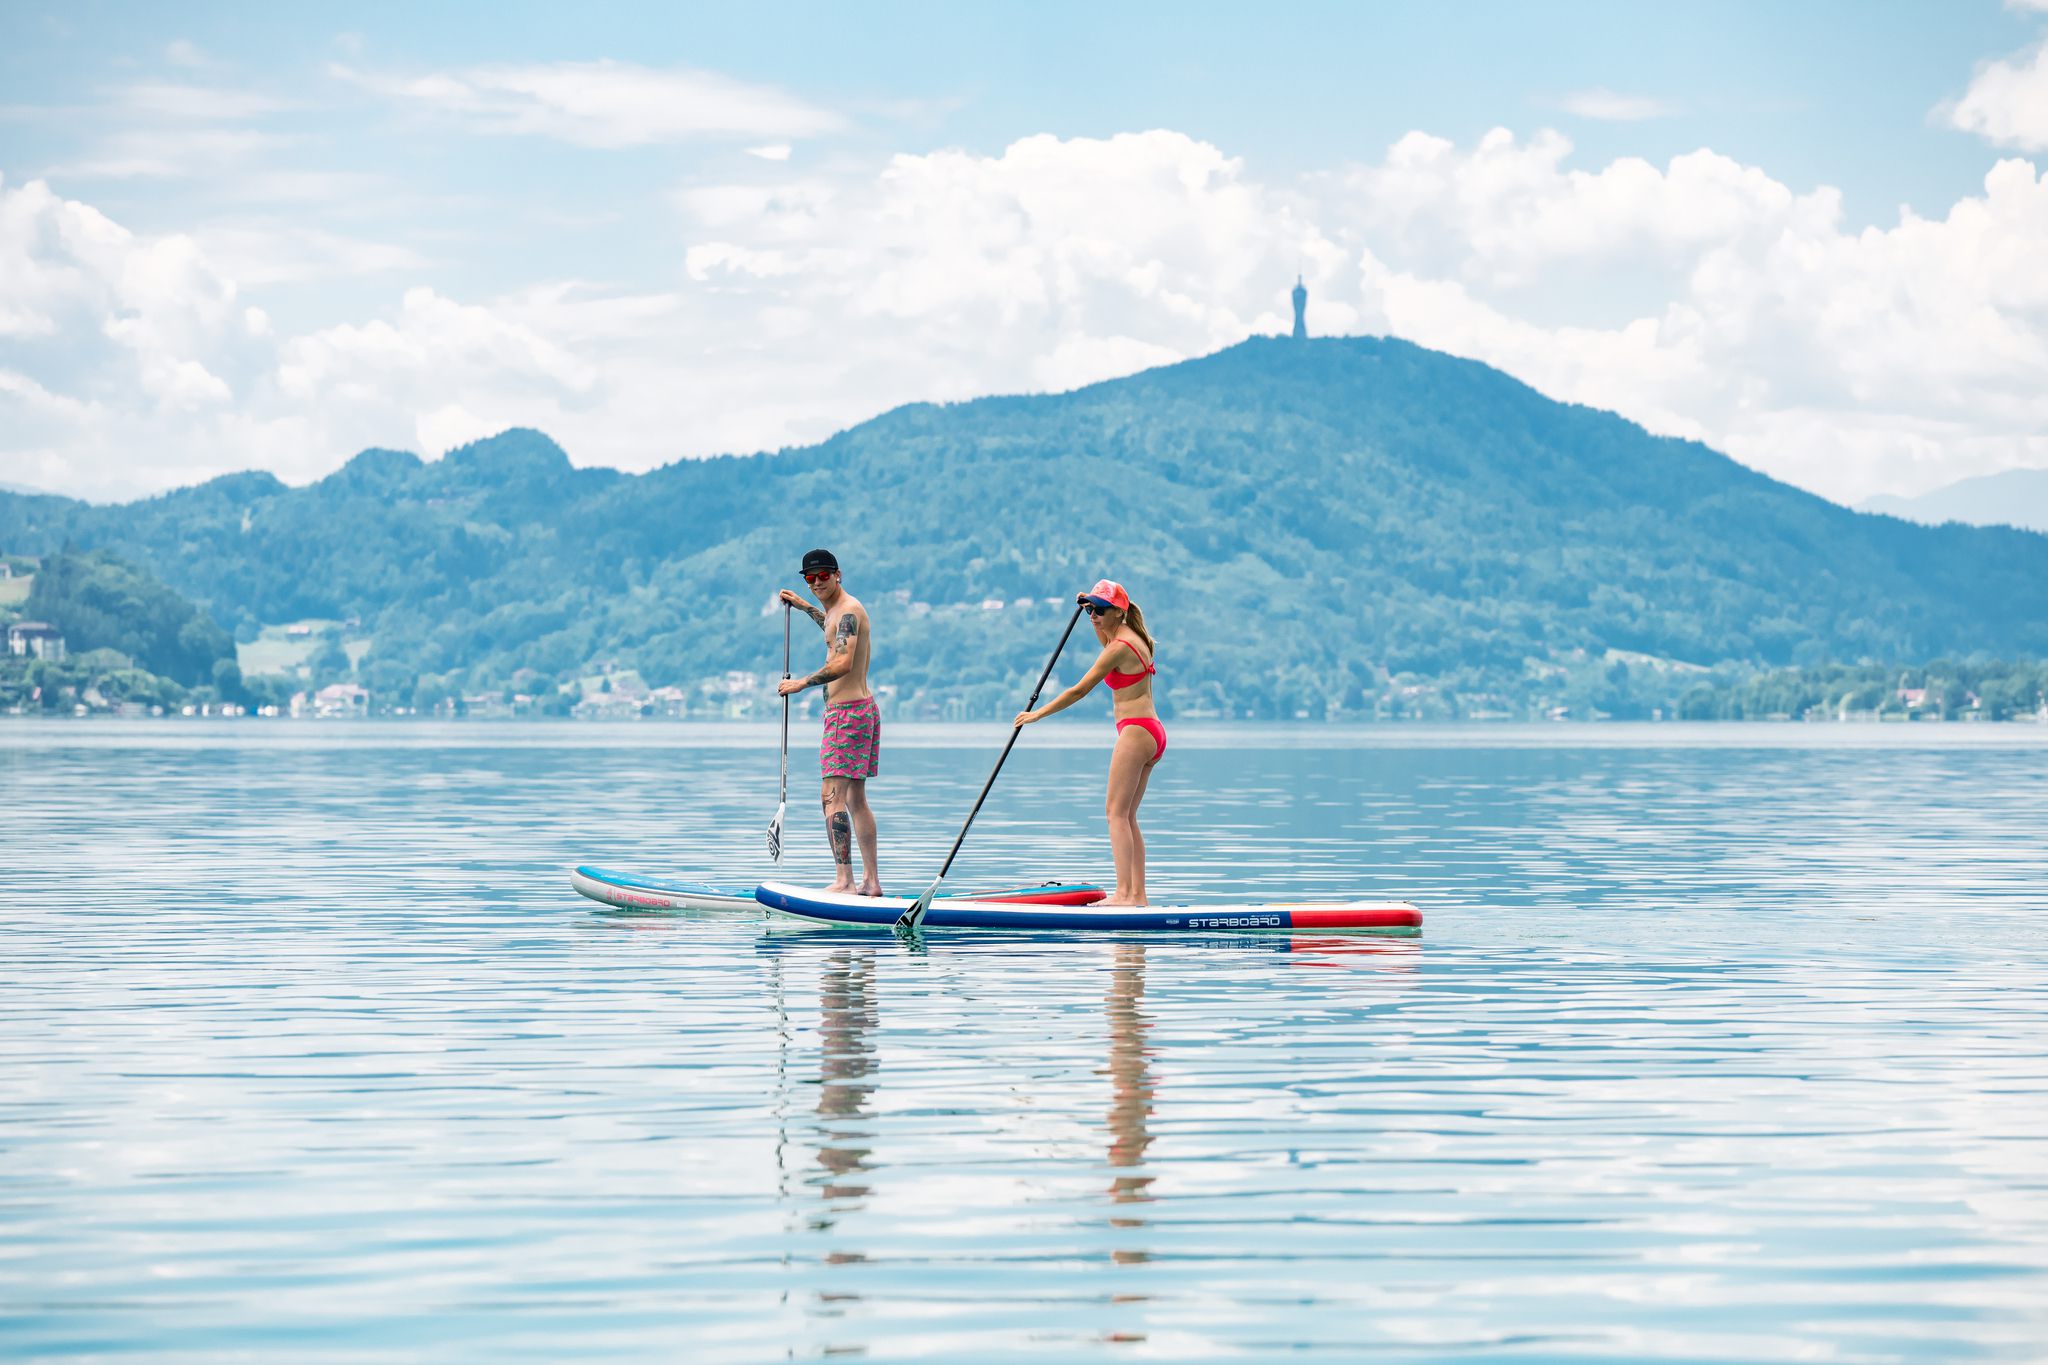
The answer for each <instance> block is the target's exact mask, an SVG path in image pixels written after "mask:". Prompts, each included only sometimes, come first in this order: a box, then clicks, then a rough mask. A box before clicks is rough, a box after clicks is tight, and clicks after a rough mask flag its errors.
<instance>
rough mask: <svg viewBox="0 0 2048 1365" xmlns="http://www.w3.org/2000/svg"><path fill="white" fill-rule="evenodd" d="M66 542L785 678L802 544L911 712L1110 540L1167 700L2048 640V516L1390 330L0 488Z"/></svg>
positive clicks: (990, 697) (539, 643)
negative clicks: (620, 452) (1528, 382)
mask: <svg viewBox="0 0 2048 1365" xmlns="http://www.w3.org/2000/svg"><path fill="white" fill-rule="evenodd" d="M67 543H71V544H76V545H78V546H81V547H84V546H94V547H102V548H107V549H111V550H114V551H116V552H118V553H120V554H122V555H124V556H126V557H128V558H130V559H132V560H135V561H137V562H140V563H143V564H146V565H148V566H150V567H151V568H152V569H153V570H154V571H155V572H156V573H158V574H159V575H160V576H161V577H162V578H163V579H164V580H165V581H166V582H168V583H170V584H172V585H173V586H175V587H177V588H178V589H180V590H181V591H183V592H185V593H186V594H187V595H189V596H192V597H194V598H195V599H197V600H199V601H201V602H203V603H204V604H206V605H207V606H208V607H210V608H211V610H212V611H213V612H214V613H215V615H216V616H218V618H219V619H220V620H221V621H222V622H223V623H224V624H226V625H228V626H229V627H230V628H231V629H233V630H234V631H235V633H236V635H237V637H238V638H241V639H244V640H247V639H250V638H252V637H253V635H254V633H255V631H256V629H257V628H258V627H259V626H260V625H263V624H271V625H275V624H276V623H279V622H284V621H291V620H295V619H301V618H324V619H330V620H337V621H339V620H343V619H346V618H350V617H354V618H358V619H359V620H360V621H361V623H362V624H361V626H360V629H361V631H362V632H363V633H365V634H367V635H368V636H369V638H370V645H369V649H368V653H367V655H366V657H364V658H363V659H362V660H361V662H360V664H359V665H358V668H357V672H358V676H359V677H361V678H362V679H363V680H364V681H365V682H366V683H367V684H368V685H369V686H370V687H371V688H372V689H373V691H376V692H378V693H379V694H380V695H383V696H392V695H394V694H396V695H399V696H403V695H406V694H407V693H409V692H410V693H412V694H414V695H420V694H433V693H434V692H435V690H436V689H441V690H446V689H451V688H484V687H491V688H497V687H502V686H508V685H512V684H514V683H515V682H516V683H517V684H518V685H520V686H522V687H527V688H530V687H531V686H532V685H534V684H535V683H536V682H537V681H553V680H561V679H570V678H574V677H577V676H579V675H586V674H589V673H591V672H594V671H596V668H597V665H599V664H602V663H610V664H613V665H616V666H618V667H621V668H623V667H632V668H635V669H637V670H638V671H639V672H640V673H641V674H642V675H643V676H644V677H645V678H646V679H648V680H649V681H650V682H653V683H656V684H659V683H664V682H676V683H683V684H691V683H695V682H698V681H700V680H715V679H721V678H722V677H723V676H724V674H725V673H726V671H727V670H750V671H754V672H757V673H761V674H764V675H765V674H772V673H774V672H777V671H779V668H780V649H779V645H780V641H779V639H777V638H776V637H777V636H778V635H779V630H778V629H777V626H778V625H779V622H776V621H775V620H774V619H773V615H774V613H773V610H772V608H770V607H769V606H768V605H767V604H768V603H769V601H770V599H771V597H772V594H773V592H774V590H775V589H776V588H777V587H780V586H783V585H790V586H795V585H796V566H797V563H798V560H799V558H800V556H801V555H802V553H803V551H804V550H806V549H808V548H810V547H811V546H813V545H824V546H827V547H829V548H831V549H833V550H835V551H836V552H837V553H838V555H839V559H840V562H841V563H842V564H843V565H844V566H845V568H846V583H847V586H848V588H849V589H850V590H851V591H852V592H854V593H855V594H856V595H858V596H860V597H861V598H862V599H863V600H864V601H866V602H867V604H868V606H869V609H870V612H871V614H872V615H873V617H874V620H875V624H876V629H877V636H878V654H877V662H876V667H877V676H878V679H879V680H880V681H884V682H888V683H890V684H893V685H894V686H895V687H896V689H897V705H898V708H899V710H898V713H899V714H902V713H908V714H919V713H924V712H926V711H929V709H930V708H931V707H934V706H937V705H938V704H940V703H942V702H944V703H948V704H949V705H950V707H951V708H952V710H951V713H953V714H960V713H962V712H963V710H964V712H965V713H969V714H989V715H992V714H1006V713H1004V712H1003V709H1002V708H1004V707H1005V706H1010V707H1014V705H1015V704H1016V703H1017V702H1018V701H1019V700H1020V699H1021V695H1022V693H1023V691H1024V690H1025V686H1026V683H1027V682H1028V678H1027V675H1028V674H1029V673H1030V672H1031V671H1032V670H1033V669H1034V668H1035V667H1036V666H1037V665H1038V664H1039V663H1040V662H1041V661H1042V660H1043V658H1044V656H1045V654H1046V653H1047V652H1048V651H1049V649H1050V647H1051V645H1052V643H1053V642H1054V641H1055V640H1056V639H1057V638H1058V635H1059V631H1060V629H1061V627H1062V625H1063V624H1064V621H1065V617H1066V614H1067V611H1068V610H1069V609H1070V605H1068V604H1071V602H1072V599H1073V593H1074V592H1075V591H1076V590H1077V589H1078V588H1080V587H1082V586H1085V585H1086V584H1088V583H1090V582H1092V581H1093V580H1095V579H1096V578H1099V577H1102V576H1105V575H1107V576H1110V577H1114V578H1118V579H1121V580H1122V581H1124V582H1125V583H1126V584H1128V585H1129V587H1130V588H1131V590H1132V594H1133V596H1134V597H1136V598H1137V600H1138V601H1139V602H1140V603H1141V604H1142V605H1143V606H1144V607H1145V609H1146V614H1147V617H1148V621H1149V623H1150V624H1151V625H1152V627H1153V631H1154V634H1155V635H1157V636H1158V637H1159V641H1160V648H1159V663H1160V668H1161V670H1162V673H1163V676H1164V681H1163V683H1162V685H1161V696H1162V706H1163V707H1164V708H1167V709H1169V711H1170V712H1171V711H1176V710H1177V711H1180V712H1183V713H1185V712H1197V713H1207V714H1217V713H1224V714H1246V713H1249V714H1256V715H1271V716H1290V715H1298V714H1304V713H1305V714H1312V715H1317V716H1321V715H1324V714H1326V713H1346V714H1359V713H1365V714H1372V713H1380V714H1385V713H1387V712H1388V711H1389V710H1410V711H1413V710H1422V711H1426V712H1427V711H1431V710H1434V711H1436V712H1443V711H1445V710H1449V711H1451V712H1457V713H1462V712H1469V711H1485V710H1506V711H1509V712H1513V713H1520V714H1526V713H1529V712H1531V711H1540V710H1541V709H1543V708H1544V707H1547V706H1548V705H1551V704H1555V703H1556V702H1557V701H1558V700H1559V699H1560V698H1565V699H1567V700H1569V701H1570V702H1571V704H1573V705H1574V706H1598V707H1599V708H1600V709H1602V710H1606V711H1609V712H1614V713H1617V714H1633V713H1638V712H1641V713H1645V714H1647V708H1648V707H1650V706H1652V705H1665V704H1668V703H1669V702H1670V700H1671V699H1672V698H1673V697H1674V696H1675V695H1676V694H1677V693H1678V692H1680V691H1682V690H1683V689H1684V688H1685V687H1686V686H1688V685H1689V684H1690V682H1692V681H1694V680H1696V678H1697V676H1698V670H1700V669H1707V668H1723V669H1734V670H1743V669H1755V668H1760V667H1765V666H1775V665H1785V664H1804V663H1818V662H1821V661H1824V660H1828V659H1834V660H1841V661H1856V660H1874V661H1885V660H1925V659H1929V658H1933V657H1935V656H1938V655H1944V654H1955V655H1971V654H1978V653H1984V652H1991V653H1999V654H2007V655H2018V656H2024V657H2040V656H2042V655H2044V654H2048V536H2041V535H2036V534H2032V533H2028V532H2023V531H2016V530H2006V529H1976V528H1970V527H1961V526H1944V527H1924V526H1917V525H1912V524H1909V523H1906V522H1902V521H1898V520H1895V519H1892V518H1889V517H1879V516H1869V515H1863V514H1859V513H1856V512H1852V511H1850V510H1848V509H1846V508H1842V507H1839V506H1836V505H1835V504H1832V503H1829V502H1826V501H1824V500H1822V499H1820V498H1818V497H1814V496H1812V495H1810V494H1807V493H1804V492H1801V491H1800V490H1798V489H1795V488H1791V487H1788V486H1786V485H1784V484H1780V483H1777V482H1775V481H1773V480H1771V479H1769V478H1767V477H1765V476H1764V475H1762V474H1759V473H1757V472H1755V471H1754V470H1750V469H1747V468H1745V467H1743V466H1741V465H1738V464H1736V463H1735V462H1733V461H1732V460H1729V459H1728V458H1726V457H1725V456H1722V455H1720V454H1717V453H1716V452H1714V451H1712V450H1710V449H1708V448H1707V447H1705V446H1702V445H1699V444H1696V443H1692V442H1686V441H1677V440H1670V439H1665V438H1659V437H1652V436H1650V435H1648V434H1647V433H1645V432H1644V431H1643V430H1642V429H1641V428H1640V427H1637V426H1635V425H1634V424H1632V423H1630V422H1627V421H1625V420H1623V419H1621V418H1619V417H1616V416H1614V415H1613V414H1611V413H1606V412H1600V411H1597V410H1594V409H1589V408H1584V407H1577V406H1573V405H1568V404H1560V403H1557V402H1553V401H1551V400H1550V399H1547V398H1544V397H1543V396H1542V395H1540V394H1538V393H1536V392H1535V391H1534V390H1532V389H1530V388H1528V387H1527V386H1525V385H1523V384H1521V383H1518V382H1517V381H1515V380H1513V379H1511V378H1509V377H1508V376H1506V375H1504V374H1501V373H1500V372H1499V371H1496V370H1493V369H1490V368H1488V367H1487V366H1485V365H1481V364H1478V363H1477V362H1473V361H1467V360H1460V359H1456V358H1453V357H1450V356H1446V355H1442V354H1439V353H1436V352H1432V351H1428V350H1424V349H1422V348H1420V347H1417V346H1414V345H1411V344H1408V343H1406V342H1401V341H1395V340H1389V339H1381V338H1365V337H1359V338H1332V339H1320V340H1313V341H1293V340H1285V339H1279V338H1254V339H1252V340H1250V341H1247V342H1244V343H1242V344H1240V345H1237V346H1233V347H1231V348H1229V349H1227V350H1224V351H1220V352H1217V353H1216V354H1214V355H1210V356H1207V357H1204V358H1202V359H1199V360H1193V361H1189V362H1186V363H1183V364H1178V365H1172V366H1167V367H1164V368H1161V369H1156V370H1149V371H1146V372H1144V373H1142V374H1138V375H1133V376H1131V377H1129V378H1126V379H1119V380H1114V381H1111V382H1108V383H1103V384H1097V385H1094V386H1092V387H1089V388H1086V389H1080V390H1077V391H1075V392H1072V393H1065V394H1056V395H1045V396H1032V397H1003V398H986V399H980V400H976V401H973V402H968V403H960V404H952V405H944V406H936V405H931V404H913V405H911V406H908V407H904V408H899V409H897V410H895V411H893V412H889V413H887V414H884V415H883V416H881V417H878V418H876V419H875V420H873V421H871V422H866V423H863V424H861V425H860V426H857V427H854V428H852V429H850V430H848V431H845V432H842V433H840V434H839V435H837V436H835V437H832V438H831V439H830V440H827V441H825V442H823V443H821V444H819V445H816V446H810V447H805V448H801V449H793V450H786V451H783V452H780V453H778V454H774V455H750V456H738V457H724V458H719V459H710V460H687V461H681V462H678V463H676V464H671V465H668V466H665V467H663V468H661V469H657V470H654V471H652V472H650V473H647V474H644V475H638V476H631V475H625V474H621V473H618V472H615V471H610V470H601V469H576V468H573V467H572V466H571V465H570V462H569V459H568V457H567V455H566V454H565V453H564V452H563V451H562V450H561V449H560V448H559V447H557V446H556V445H555V444H554V442H552V441H550V440H549V439H548V438H547V437H545V436H543V435H541V434H540V433H538V432H532V431H511V432H506V433H504V434H503V435H501V436H498V437H494V438H492V439H490V440H487V441H482V442H479V443H477V444H475V445H473V446H469V447H465V448H464V449H461V450H458V451H454V452H451V453H450V454H449V455H448V456H446V457H445V458H443V459H441V460H439V461H435V462H432V463H425V462H422V461H420V460H418V459H417V458H415V457H413V456H411V455H408V454H404V453H402V452H396V451H383V450H373V451H365V452H363V453H362V454H361V455H358V456H356V457H355V458H354V459H353V460H351V461H350V462H349V464H348V465H347V466H345V467H344V468H342V469H341V470H339V471H337V472H336V473H334V474H332V475H330V476H329V477H327V478H326V479H323V480H321V481H320V482H318V483H316V484H313V485H311V486H308V487H304V488H287V487H285V486H284V485H282V484H280V483H278V482H277V481H276V480H275V479H273V478H271V477H270V476H268V475H264V474H239V475H232V476H228V477H225V478H221V479H215V480H213V481H212V482H210V483H206V484H201V485H199V486H197V487H194V488H187V489H181V490H178V491H177V492H174V493H170V494H166V495H163V496H160V497H157V498H153V499H149V500H147V501H144V502H137V503H130V504H127V505H124V506H118V507H99V506H89V505H87V504H84V503H79V502H74V501H70V500H66V499H57V498H33V499H24V498H13V497H6V496H0V550H12V551H16V552H30V553H33V552H36V551H38V550H45V549H53V548H55V547H57V546H60V545H63V544H67ZM1020 599H1024V600H1026V601H1027V602H1028V605H1018V603H1019V601H1020ZM1048 599H1052V602H1051V603H1049V602H1048ZM987 602H1001V603H1004V604H1006V605H1005V606H1004V607H1003V609H1001V610H993V609H984V604H985V603H987ZM798 625H799V626H800V627H804V628H805V629H808V628H809V627H808V626H806V625H805V623H803V622H801V621H799V622H798ZM1080 638H1081V640H1082V641H1083V642H1085V641H1086V640H1087V634H1086V632H1085V631H1082V632H1080ZM798 644H799V649H800V651H801V652H800V654H799V658H806V657H812V656H815V655H817V654H818V653H819V645H818V642H817V641H816V640H815V639H805V638H803V637H801V636H800V637H799V639H798ZM1081 657H1085V656H1083V655H1075V656H1070V658H1069V662H1068V664H1067V665H1066V666H1065V667H1063V668H1062V670H1061V676H1066V677H1071V676H1073V671H1074V670H1075V669H1076V668H1077V667H1078V664H1079V662H1080V659H1081ZM522 670H523V671H522Z"/></svg>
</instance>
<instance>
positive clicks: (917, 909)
mask: <svg viewBox="0 0 2048 1365" xmlns="http://www.w3.org/2000/svg"><path fill="white" fill-rule="evenodd" d="M1084 610H1086V604H1083V605H1082V606H1077V607H1075V608H1074V614H1073V615H1072V616H1071V617H1069V618H1068V619H1067V628H1066V631H1065V632H1064V633H1063V634H1061V636H1060V642H1059V643H1058V644H1056V645H1054V646H1053V648H1052V657H1051V658H1050V659H1047V660H1046V661H1045V672H1043V673H1041V674H1039V675H1038V686H1036V687H1034V688H1032V689H1031V700H1030V701H1027V702H1025V703H1024V709H1025V710H1026V711H1029V710H1031V709H1032V708H1033V707H1035V706H1037V705H1038V694H1039V693H1040V692H1043V691H1044V690H1045V680H1046V679H1047V678H1050V677H1051V676H1052V666H1053V665H1054V664H1056V663H1058V662H1059V661H1060V651H1061V650H1063V649H1065V648H1066V647H1067V637H1068V636H1070V635H1072V634H1073V633H1074V626H1075V624H1076V623H1077V622H1079V621H1080V619H1081V613H1082V612H1083V611H1084ZM1023 733H1024V727H1023V726H1021V725H1013V726H1011V727H1010V742H1009V743H1007V744H1005V745H1004V746H1003V752H1002V756H1001V757H999V758H997V759H996V766H995V767H994V768H993V769H991V770H990V772H989V775H988V781H986V782H984V783H982V784H981V795H980V796H977V797H975V798H974V809H973V810H971V811H969V812H967V823H966V824H964V825H962V826H960V837H959V838H957V839H955V840H954V841H953V851H952V852H951V853H948V854H947V855H946V863H945V866H943V867H941V868H940V869H939V875H938V876H936V877H934V878H932V884H931V885H930V886H927V887H926V888H925V889H924V894H923V895H922V896H919V897H918V898H917V899H916V900H914V901H912V902H911V903H910V908H909V909H908V910H905V911H904V912H903V913H902V914H901V915H899V916H897V918H896V929H897V932H898V933H906V934H908V933H915V932H916V931H917V930H918V929H919V928H921V927H922V926H923V924H924V915H925V911H927V910H929V909H931V908H932V897H933V896H936V895H938V894H939V883H940V882H942V881H944V880H946V874H947V873H948V872H950V871H952V870H953V859H955V858H957V857H959V856H960V845H962V844H964V843H966V842H967V831H968V830H970V829H972V828H974V817H975V816H977V815H979V814H981V803H982V802H984V801H986V800H988V793H989V789H990V788H991V787H993V786H995V784H996V774H997V773H999V772H1001V771H1002V770H1003V760H1004V759H1007V758H1008V757H1009V756H1010V750H1012V749H1014V748H1016V747H1017V736H1019V735H1021V734H1023Z"/></svg>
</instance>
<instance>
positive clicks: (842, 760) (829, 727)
mask: <svg viewBox="0 0 2048 1365" xmlns="http://www.w3.org/2000/svg"><path fill="white" fill-rule="evenodd" d="M803 575H804V583H805V584H806V585H808V586H809V588H810V590H811V593H812V595H813V596H815V597H816V598H817V599H818V605H817V606H815V607H814V606H812V605H811V604H810V603H808V602H806V601H804V600H803V599H802V598H801V597H798V596H797V595H796V594H795V593H793V592H791V591H790V590H789V589H788V588H784V589H783V590H782V600H783V601H784V602H787V603H788V604H789V605H790V606H792V607H795V608H796V609H797V610H798V611H800V612H802V613H803V614H804V615H806V616H808V617H810V618H811V619H812V620H813V621H816V622H817V623H818V626H819V628H820V629H821V630H823V631H824V632H825V666H824V667H823V668H821V669H819V670H818V671H817V672H815V673H813V674H811V676H810V677H808V678H786V679H784V680H783V681H782V683H781V684H779V685H778V686H777V688H776V691H777V692H778V693H780V694H781V695H782V696H785V697H787V696H791V695H793V694H794V693H797V692H801V691H803V690H804V689H805V688H806V687H822V688H824V689H825V740H824V743H823V744H821V745H819V746H818V766H819V769H820V771H821V772H822V773H823V775H824V779H825V790H824V802H825V836H826V838H828V839H829V840H831V843H832V861H833V862H834V863H835V864H836V865H837V866H836V871H837V874H838V875H837V876H835V877H834V878H833V880H832V889H833V890H834V891H852V890H854V889H855V888H854V884H853V843H854V840H855V839H859V840H860V861H861V867H862V870H863V871H864V873H865V874H866V875H864V876H863V877H862V878H861V883H860V888H859V890H860V894H861V895H863V896H879V895H881V894H882V877H881V873H880V872H879V871H878V870H877V869H876V866H875V815H874V812H873V811H871V810H869V809H868V779H869V778H871V777H873V776H874V775H875V769H876V767H877V766H878V760H879V759H880V757H881V752H882V715H881V712H880V711H879V710H877V709H876V707H875V699H874V696H873V695H872V694H871V693H869V691H868V612H867V608H866V607H863V606H862V605H861V604H860V603H859V602H858V601H856V600H855V599H854V597H853V595H852V594H851V593H849V592H847V591H846V589H845V588H844V587H843V586H842V585H841V584H840V581H839V561H838V560H837V559H834V558H833V557H832V552H831V551H830V550H812V551H811V552H810V553H809V554H806V555H805V556H804V567H803ZM820 608H822V610H820Z"/></svg>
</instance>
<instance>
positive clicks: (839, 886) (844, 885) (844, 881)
mask: <svg viewBox="0 0 2048 1365" xmlns="http://www.w3.org/2000/svg"><path fill="white" fill-rule="evenodd" d="M825 889H826V890H827V891H845V892H848V893H849V894H850V893H851V892H852V891H853V878H852V877H851V876H846V877H835V878H833V880H832V885H830V886H828V887H826V888H825Z"/></svg>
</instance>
